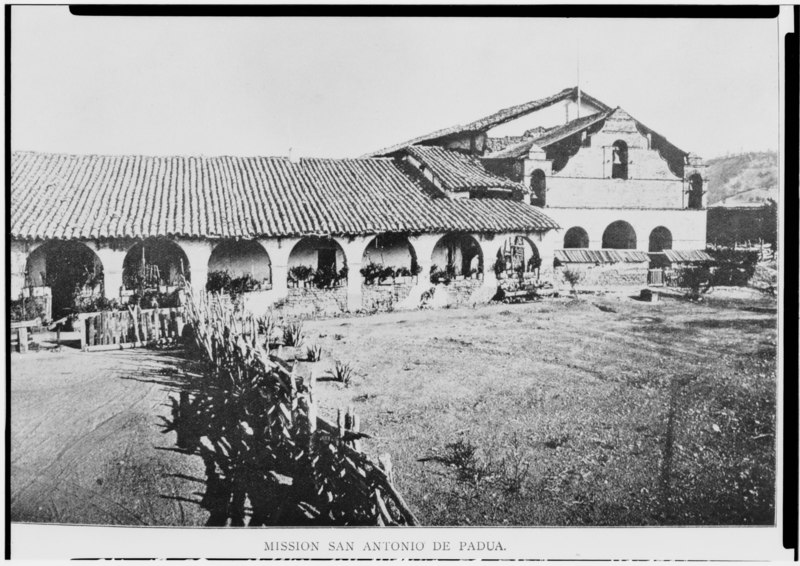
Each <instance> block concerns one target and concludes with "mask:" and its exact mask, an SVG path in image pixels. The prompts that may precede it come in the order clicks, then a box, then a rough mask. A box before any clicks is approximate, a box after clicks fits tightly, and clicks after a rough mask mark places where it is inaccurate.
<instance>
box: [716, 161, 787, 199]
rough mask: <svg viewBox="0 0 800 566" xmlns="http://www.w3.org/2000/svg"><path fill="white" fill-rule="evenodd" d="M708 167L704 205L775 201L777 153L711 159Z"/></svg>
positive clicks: (776, 190) (776, 195) (776, 194)
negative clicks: (705, 202)
mask: <svg viewBox="0 0 800 566" xmlns="http://www.w3.org/2000/svg"><path fill="white" fill-rule="evenodd" d="M706 164H707V165H708V204H709V206H713V205H716V204H722V203H724V204H727V205H748V204H757V203H763V202H765V201H766V200H767V199H772V200H775V201H777V200H778V154H777V153H776V152H774V151H761V152H750V153H740V154H737V155H726V156H725V157H715V158H713V159H709V160H707V161H706Z"/></svg>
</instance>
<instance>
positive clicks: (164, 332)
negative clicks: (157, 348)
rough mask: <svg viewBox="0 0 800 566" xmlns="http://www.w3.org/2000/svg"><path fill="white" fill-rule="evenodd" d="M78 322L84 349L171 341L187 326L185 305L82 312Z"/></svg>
mask: <svg viewBox="0 0 800 566" xmlns="http://www.w3.org/2000/svg"><path fill="white" fill-rule="evenodd" d="M76 324H77V326H78V329H79V332H80V336H81V350H83V351H86V352H92V351H98V350H119V349H122V348H138V347H142V346H146V345H147V344H171V343H174V342H175V341H176V340H177V339H178V338H180V336H181V333H182V332H183V327H184V324H185V323H184V314H183V308H164V309H140V308H139V307H135V308H129V309H128V310H124V311H123V310H120V311H103V312H93V313H81V314H79V315H78V321H77V323H76Z"/></svg>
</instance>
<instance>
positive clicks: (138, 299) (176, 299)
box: [128, 289, 181, 309]
mask: <svg viewBox="0 0 800 566" xmlns="http://www.w3.org/2000/svg"><path fill="white" fill-rule="evenodd" d="M128 304H129V305H131V306H135V305H139V306H140V307H141V308H143V309H151V308H173V307H179V306H181V299H180V291H179V290H177V289H176V290H175V291H173V292H171V293H161V292H159V291H145V292H144V294H142V295H140V294H138V293H134V294H133V295H131V297H130V299H129V300H128Z"/></svg>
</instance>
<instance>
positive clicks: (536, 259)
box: [494, 236, 542, 279]
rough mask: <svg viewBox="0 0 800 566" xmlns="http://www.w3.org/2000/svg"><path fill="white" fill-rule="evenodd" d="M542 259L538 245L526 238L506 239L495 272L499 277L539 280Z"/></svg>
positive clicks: (498, 256)
mask: <svg viewBox="0 0 800 566" xmlns="http://www.w3.org/2000/svg"><path fill="white" fill-rule="evenodd" d="M541 265H542V258H541V256H540V255H539V249H538V248H537V247H536V244H534V243H533V242H531V241H530V240H529V239H528V238H526V237H524V236H513V237H511V238H506V239H505V240H504V241H503V244H502V245H501V246H500V249H499V250H497V258H496V259H495V263H494V272H495V275H497V276H498V277H502V276H505V277H508V278H512V277H516V278H525V277H526V276H528V278H530V279H534V278H537V277H538V275H539V268H540V267H541Z"/></svg>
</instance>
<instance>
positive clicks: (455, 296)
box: [436, 279, 483, 305]
mask: <svg viewBox="0 0 800 566" xmlns="http://www.w3.org/2000/svg"><path fill="white" fill-rule="evenodd" d="M436 286H437V287H438V288H442V289H444V290H445V291H446V292H447V296H448V304H451V305H466V304H469V299H470V297H471V296H472V293H474V292H475V290H476V289H478V288H480V287H482V286H483V279H462V280H460V281H458V280H453V281H450V283H446V284H445V283H437V284H436Z"/></svg>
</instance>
